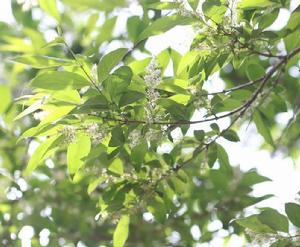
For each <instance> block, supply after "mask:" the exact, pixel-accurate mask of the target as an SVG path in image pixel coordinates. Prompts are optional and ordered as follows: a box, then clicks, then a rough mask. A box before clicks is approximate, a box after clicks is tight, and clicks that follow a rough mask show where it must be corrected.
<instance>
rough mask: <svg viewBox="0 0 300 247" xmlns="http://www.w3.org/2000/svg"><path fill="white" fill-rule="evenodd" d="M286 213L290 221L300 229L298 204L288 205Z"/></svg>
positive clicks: (299, 206) (299, 208)
mask: <svg viewBox="0 0 300 247" xmlns="http://www.w3.org/2000/svg"><path fill="white" fill-rule="evenodd" d="M285 212H286V214H287V216H288V217H289V220H290V221H291V222H292V223H293V224H294V225H295V226H297V227H300V205H299V204H296V203H286V204H285Z"/></svg>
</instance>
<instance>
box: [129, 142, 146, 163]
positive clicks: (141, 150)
mask: <svg viewBox="0 0 300 247" xmlns="http://www.w3.org/2000/svg"><path fill="white" fill-rule="evenodd" d="M147 151H148V145H147V142H146V141H142V142H141V143H140V144H138V145H137V146H135V147H134V148H133V149H132V151H131V159H132V161H133V162H134V163H136V164H137V167H138V168H139V167H141V165H142V162H143V161H144V158H145V154H146V153H147Z"/></svg>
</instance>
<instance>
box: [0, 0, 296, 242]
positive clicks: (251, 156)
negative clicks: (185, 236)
mask: <svg viewBox="0 0 300 247" xmlns="http://www.w3.org/2000/svg"><path fill="white" fill-rule="evenodd" d="M0 1H1V6H0V21H6V22H10V23H11V22H13V16H12V14H11V9H10V0H0ZM299 4H300V0H293V1H292V3H291V9H294V8H296V7H297V6H298V5H299ZM288 18H289V11H288V10H286V9H283V10H281V11H280V15H279V17H278V19H277V20H276V21H275V24H274V25H272V27H271V29H273V30H278V29H280V28H281V27H283V26H284V25H285V23H286V21H287V20H288ZM192 35H193V31H192V29H189V28H186V27H176V28H174V29H172V30H170V31H168V32H167V33H165V34H163V35H159V36H155V37H151V38H150V39H149V41H148V42H147V47H148V48H149V50H152V51H153V53H154V54H158V53H159V52H160V51H161V50H163V49H164V48H167V47H169V46H171V47H173V48H174V49H176V50H178V51H179V52H181V53H184V52H186V51H187V50H188V46H189V44H190V42H191V39H192ZM223 85H224V84H223V82H222V81H221V80H220V78H219V77H218V76H217V75H216V76H214V77H213V80H211V81H210V82H208V83H207V85H206V86H207V87H208V88H210V89H211V88H213V89H214V90H218V89H222V87H223ZM197 117H198V118H199V116H197V115H195V118H197ZM286 118H287V115H282V116H281V120H282V121H284V119H286ZM222 124H223V125H225V126H226V121H225V122H223V123H221V125H222ZM206 127H207V126H205V125H197V126H193V128H195V129H203V128H206ZM240 138H241V142H239V143H229V142H227V141H222V144H224V146H225V148H226V150H227V152H228V153H229V157H230V159H231V162H232V164H234V165H240V166H241V168H242V169H243V170H248V169H251V168H257V170H258V171H259V173H260V174H262V175H265V176H267V177H269V178H271V179H272V180H273V182H266V183H263V184H261V185H257V186H256V187H255V192H254V194H255V195H257V196H259V195H263V194H269V193H271V194H274V195H275V197H274V198H271V199H269V200H266V201H264V202H262V203H260V204H259V205H260V206H272V207H275V208H277V209H279V210H281V211H282V212H283V211H284V203H285V202H289V201H293V200H294V198H295V195H296V193H297V192H298V191H300V179H299V178H300V168H299V165H298V167H295V166H294V164H293V162H292V161H291V160H290V159H289V158H282V157H271V155H270V154H269V152H267V151H264V150H260V151H259V150H258V148H259V145H260V144H261V143H262V138H261V137H260V136H259V135H258V134H257V133H256V129H255V127H254V125H253V124H250V126H249V127H248V128H245V127H243V128H242V130H241V131H240ZM299 161H300V160H299ZM297 163H298V164H300V162H297ZM196 231H197V229H195V234H196ZM23 235H24V234H23ZM25 235H27V237H28V233H27V234H25ZM23 246H24V247H25V246H26V247H27V246H30V241H23ZM208 246H212V247H216V246H223V244H222V240H221V239H218V238H216V240H215V241H214V242H213V243H212V244H211V245H208V244H201V245H199V246H197V247H208ZM228 246H229V247H230V246H232V247H239V246H243V243H242V242H241V240H240V239H238V238H233V240H232V241H231V242H230V243H229V244H228Z"/></svg>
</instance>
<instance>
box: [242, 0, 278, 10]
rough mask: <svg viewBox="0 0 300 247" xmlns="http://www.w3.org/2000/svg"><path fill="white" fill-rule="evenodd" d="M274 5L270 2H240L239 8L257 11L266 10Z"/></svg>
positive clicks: (247, 0)
mask: <svg viewBox="0 0 300 247" xmlns="http://www.w3.org/2000/svg"><path fill="white" fill-rule="evenodd" d="M272 4H273V3H272V1H270V0H242V1H240V2H239V5H238V7H239V8H241V9H256V8H265V7H267V6H269V5H272Z"/></svg>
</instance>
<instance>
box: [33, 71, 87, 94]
mask: <svg viewBox="0 0 300 247" xmlns="http://www.w3.org/2000/svg"><path fill="white" fill-rule="evenodd" d="M30 85H31V86H32V87H36V88H41V89H47V90H63V89H65V88H69V89H80V88H82V87H85V86H89V85H90V83H89V81H88V80H86V79H85V78H84V77H82V76H81V75H79V74H76V73H73V72H68V71H49V72H45V73H43V74H39V75H37V76H36V77H35V78H34V79H33V80H32V81H31V83H30Z"/></svg>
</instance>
